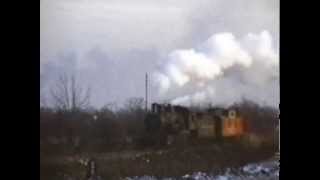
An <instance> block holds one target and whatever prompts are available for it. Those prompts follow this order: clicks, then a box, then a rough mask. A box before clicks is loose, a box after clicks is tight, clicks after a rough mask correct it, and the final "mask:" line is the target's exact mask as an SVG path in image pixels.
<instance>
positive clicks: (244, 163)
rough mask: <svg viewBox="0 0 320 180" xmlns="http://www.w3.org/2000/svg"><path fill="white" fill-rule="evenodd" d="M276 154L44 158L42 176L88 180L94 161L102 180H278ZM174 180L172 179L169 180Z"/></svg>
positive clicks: (243, 151) (197, 150)
mask: <svg viewBox="0 0 320 180" xmlns="http://www.w3.org/2000/svg"><path fill="white" fill-rule="evenodd" d="M273 156H274V151H273V150H272V149H269V148H259V149H252V148H246V147H242V146H238V145H234V144H225V145H223V146H221V145H210V146H208V145H206V146H200V145H195V146H193V147H179V148H165V149H157V150H155V149H152V150H151V149H146V150H125V151H118V152H105V153H81V154H77V155H72V156H70V155H51V156H48V155H43V156H42V157H41V159H40V164H41V167H40V173H41V174H40V176H41V179H46V180H56V179H57V180H64V179H68V180H71V179H72V180H73V179H79V180H80V179H81V180H82V179H84V177H85V174H86V166H85V164H86V161H87V159H88V158H94V159H95V160H96V162H97V166H98V168H97V174H98V176H100V177H101V179H108V180H113V179H117V180H118V179H127V180H148V179H150V180H155V179H190V180H191V179H199V180H201V179H219V180H225V179H258V180H260V179H261V180H264V179H278V171H279V168H278V166H277V163H275V162H276V160H270V158H272V157H273ZM168 177H170V178H168Z"/></svg>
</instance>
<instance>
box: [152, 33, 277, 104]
mask: <svg viewBox="0 0 320 180" xmlns="http://www.w3.org/2000/svg"><path fill="white" fill-rule="evenodd" d="M275 45H276V44H275V42H274V41H273V38H272V36H271V34H270V33H269V32H268V31H262V32H260V33H257V34H255V33H249V34H247V35H246V36H244V37H241V38H237V37H235V36H234V35H233V34H232V33H229V32H223V33H217V34H214V35H212V36H211V37H210V38H209V39H208V40H207V41H206V42H204V43H203V44H200V45H199V46H198V47H196V48H194V49H181V50H175V51H173V52H171V53H170V54H169V55H168V58H167V60H165V61H164V63H163V64H161V65H160V67H159V69H158V70H157V71H156V72H155V73H154V74H153V79H154V84H155V86H157V89H158V93H159V98H160V99H166V100H169V101H170V102H171V103H173V104H181V105H207V104H212V105H230V104H232V103H235V102H239V101H241V100H242V99H243V98H245V99H248V100H252V101H254V102H256V103H259V104H261V105H269V106H278V103H279V92H278V91H279V56H278V51H277V50H276V49H275V48H274V47H275Z"/></svg>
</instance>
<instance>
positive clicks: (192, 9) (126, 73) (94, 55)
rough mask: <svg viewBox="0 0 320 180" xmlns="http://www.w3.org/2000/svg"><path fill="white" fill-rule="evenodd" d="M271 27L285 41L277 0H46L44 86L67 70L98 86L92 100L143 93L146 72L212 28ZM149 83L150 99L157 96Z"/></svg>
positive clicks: (42, 31) (44, 90)
mask: <svg viewBox="0 0 320 180" xmlns="http://www.w3.org/2000/svg"><path fill="white" fill-rule="evenodd" d="M263 30H267V31H269V32H270V33H271V35H272V36H273V38H274V39H275V42H276V43H275V46H276V48H278V41H279V1H278V0H232V1H231V0H161V1H159V0H41V2H40V43H41V47H40V64H41V66H40V67H41V68H40V75H41V91H42V93H43V94H45V95H46V94H47V95H48V93H47V92H48V89H50V87H51V86H52V83H53V82H54V81H55V78H56V77H57V76H58V75H59V74H61V73H64V72H67V73H74V74H76V75H77V79H78V80H79V81H80V82H82V83H83V84H84V85H88V86H90V87H91V89H92V98H91V104H92V105H94V106H97V107H101V106H103V105H104V104H108V103H110V102H118V104H121V103H122V102H123V101H124V100H125V99H127V98H129V97H143V96H144V74H145V73H146V72H148V73H153V72H154V71H155V70H156V69H157V68H158V66H160V65H161V62H162V61H164V60H165V59H166V58H167V55H168V54H169V53H170V52H172V51H174V50H176V49H185V48H187V49H188V48H193V47H195V46H198V45H199V44H201V43H202V42H204V41H206V40H207V39H208V38H209V37H210V36H211V35H212V34H215V33H220V32H231V33H233V34H234V35H235V36H236V37H238V36H239V37H241V36H244V35H246V34H248V33H259V32H261V31H263ZM155 92H156V90H155V89H154V87H151V92H150V93H151V97H150V98H151V100H157V96H156V95H155Z"/></svg>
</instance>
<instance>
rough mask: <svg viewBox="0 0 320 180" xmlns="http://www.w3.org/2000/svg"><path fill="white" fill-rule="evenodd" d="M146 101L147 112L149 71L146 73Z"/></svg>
mask: <svg viewBox="0 0 320 180" xmlns="http://www.w3.org/2000/svg"><path fill="white" fill-rule="evenodd" d="M145 102H146V107H145V110H146V112H148V73H146V98H145Z"/></svg>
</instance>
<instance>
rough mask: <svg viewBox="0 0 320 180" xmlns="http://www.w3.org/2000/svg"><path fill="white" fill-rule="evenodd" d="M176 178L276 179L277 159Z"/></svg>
mask: <svg viewBox="0 0 320 180" xmlns="http://www.w3.org/2000/svg"><path fill="white" fill-rule="evenodd" d="M125 179H126V180H158V179H159V178H156V177H153V176H142V177H128V178H125ZM175 179H177V178H162V180H175ZM178 179H184V180H278V179H279V164H278V161H268V162H263V163H256V164H248V165H246V166H244V167H241V168H238V169H230V168H228V169H227V170H226V171H225V172H224V173H222V174H219V175H214V174H207V173H203V172H195V173H192V174H191V175H189V174H186V175H184V176H182V177H181V178H178Z"/></svg>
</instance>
